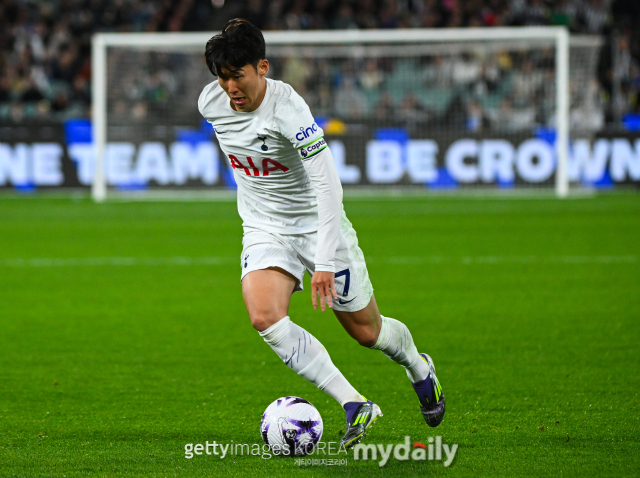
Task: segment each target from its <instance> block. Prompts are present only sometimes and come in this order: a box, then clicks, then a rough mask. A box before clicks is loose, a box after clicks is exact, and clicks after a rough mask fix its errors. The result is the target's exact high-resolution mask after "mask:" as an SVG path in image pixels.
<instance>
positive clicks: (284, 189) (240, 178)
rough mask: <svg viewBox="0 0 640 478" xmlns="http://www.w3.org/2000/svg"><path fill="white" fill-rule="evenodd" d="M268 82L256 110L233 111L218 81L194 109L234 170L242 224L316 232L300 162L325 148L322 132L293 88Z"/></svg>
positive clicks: (310, 193) (311, 192) (314, 208)
mask: <svg viewBox="0 0 640 478" xmlns="http://www.w3.org/2000/svg"><path fill="white" fill-rule="evenodd" d="M266 81H267V91H266V93H265V96H264V99H263V100H262V103H261V104H260V106H259V107H258V108H257V109H256V110H255V111H251V112H248V113H245V112H238V111H235V110H234V109H233V108H232V107H231V104H230V99H229V96H227V94H226V92H225V91H224V90H223V89H222V87H221V86H220V85H219V84H218V81H217V80H216V81H214V82H212V83H210V84H208V85H207V86H206V87H205V88H204V90H202V93H201V94H200V98H199V99H198V109H199V111H200V114H202V116H203V117H204V118H205V119H206V120H207V121H209V123H211V124H212V125H213V127H214V129H215V131H216V136H217V138H218V143H219V144H220V148H221V149H222V151H223V152H224V154H225V156H226V157H227V159H228V161H229V164H230V165H231V167H232V168H233V174H234V177H235V180H236V182H237V184H238V212H239V213H240V217H241V218H242V220H243V226H244V227H245V228H256V229H260V230H264V231H267V232H274V233H279V234H304V233H309V232H313V231H317V230H318V207H317V201H316V193H315V191H314V189H313V186H312V185H311V182H310V180H309V176H308V174H307V172H306V171H305V168H304V166H303V164H302V160H304V159H309V158H311V157H313V156H315V155H316V154H317V153H319V152H320V151H322V150H323V149H325V148H326V147H327V144H326V142H325V140H324V138H323V134H324V133H323V131H322V129H321V128H320V127H319V126H318V125H317V124H316V123H315V120H314V119H313V116H312V115H311V111H310V110H309V107H308V106H307V104H306V103H305V101H304V100H303V99H302V97H300V95H298V94H297V93H296V92H295V91H294V90H293V88H291V86H289V85H287V84H286V83H283V82H281V81H275V80H271V79H268V78H267V79H266Z"/></svg>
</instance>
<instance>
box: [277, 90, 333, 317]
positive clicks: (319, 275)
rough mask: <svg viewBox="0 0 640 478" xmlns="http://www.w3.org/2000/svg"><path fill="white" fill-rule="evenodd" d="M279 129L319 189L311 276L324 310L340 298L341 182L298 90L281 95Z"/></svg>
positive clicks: (313, 295)
mask: <svg viewBox="0 0 640 478" xmlns="http://www.w3.org/2000/svg"><path fill="white" fill-rule="evenodd" d="M274 120H275V124H276V128H277V129H278V131H280V133H281V134H282V135H283V136H284V137H285V138H287V139H288V140H289V141H291V144H292V145H293V147H294V148H295V149H296V150H297V151H298V154H299V155H300V159H301V160H302V164H303V165H304V168H305V170H306V171H307V175H308V176H309V179H310V181H311V184H312V185H313V188H314V190H315V192H316V198H317V202H318V236H317V237H318V242H317V246H316V255H315V259H314V262H315V269H316V271H315V273H314V274H313V277H312V278H311V301H312V303H313V308H314V309H317V308H318V295H320V308H321V309H322V310H323V311H324V310H326V308H325V303H326V304H327V305H328V306H329V308H333V299H336V300H337V299H338V294H337V293H336V289H335V255H336V249H337V248H338V241H339V234H340V220H341V216H342V185H341V184H340V178H339V177H338V171H337V170H336V167H335V164H334V162H333V156H332V155H331V151H330V150H329V146H328V145H327V142H326V140H325V139H324V132H323V131H322V128H320V126H318V125H317V124H316V122H315V119H314V118H313V115H312V114H311V110H310V109H309V106H307V104H306V103H305V101H304V99H302V97H301V96H300V95H298V94H297V93H296V92H295V91H293V90H291V94H290V96H288V97H286V98H282V99H281V100H280V102H279V104H278V107H277V110H276V112H275V114H274Z"/></svg>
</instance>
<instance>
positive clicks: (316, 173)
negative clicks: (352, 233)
mask: <svg viewBox="0 0 640 478" xmlns="http://www.w3.org/2000/svg"><path fill="white" fill-rule="evenodd" d="M303 165H304V168H305V170H306V171H307V174H308V175H309V179H310V180H311V184H312V185H313V189H314V190H315V192H316V198H317V200H318V242H317V245H316V254H315V258H314V262H315V266H316V271H329V272H336V270H335V255H336V249H337V248H338V238H339V234H340V220H341V216H342V185H341V184H340V177H339V176H338V171H337V170H336V165H335V163H334V162H333V155H332V154H331V150H330V149H329V148H324V149H323V150H322V152H320V153H317V154H314V155H313V157H312V158H311V159H308V160H305V161H303Z"/></svg>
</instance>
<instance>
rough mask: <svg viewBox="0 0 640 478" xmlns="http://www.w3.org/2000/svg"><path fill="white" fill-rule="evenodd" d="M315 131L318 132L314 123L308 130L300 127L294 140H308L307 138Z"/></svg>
mask: <svg viewBox="0 0 640 478" xmlns="http://www.w3.org/2000/svg"><path fill="white" fill-rule="evenodd" d="M316 131H318V125H317V124H315V123H313V124H312V125H311V126H309V127H308V128H305V127H304V126H302V127H300V132H299V133H298V134H296V139H297V140H298V141H302V140H304V139H305V138H308V137H309V136H311V135H312V134H313V133H315V132H316Z"/></svg>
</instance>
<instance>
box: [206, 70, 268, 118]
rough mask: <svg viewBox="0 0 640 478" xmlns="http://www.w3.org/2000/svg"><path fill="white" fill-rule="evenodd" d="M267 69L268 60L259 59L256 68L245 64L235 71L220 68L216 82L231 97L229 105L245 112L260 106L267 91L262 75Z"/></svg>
mask: <svg viewBox="0 0 640 478" xmlns="http://www.w3.org/2000/svg"><path fill="white" fill-rule="evenodd" d="M268 71H269V62H268V61H267V60H260V62H259V63H258V65H257V68H254V67H253V65H252V64H247V65H245V66H243V67H242V68H240V69H238V70H237V71H228V70H224V69H223V70H222V75H220V76H219V77H218V83H219V84H220V86H221V87H222V89H223V90H224V91H225V92H226V93H227V95H229V98H231V107H232V108H233V109H234V110H236V111H242V112H244V113H247V112H249V111H254V110H255V109H257V108H258V106H260V104H261V103H262V100H263V99H264V94H265V92H266V91H267V82H266V81H265V79H264V75H266V74H267V72H268Z"/></svg>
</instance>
